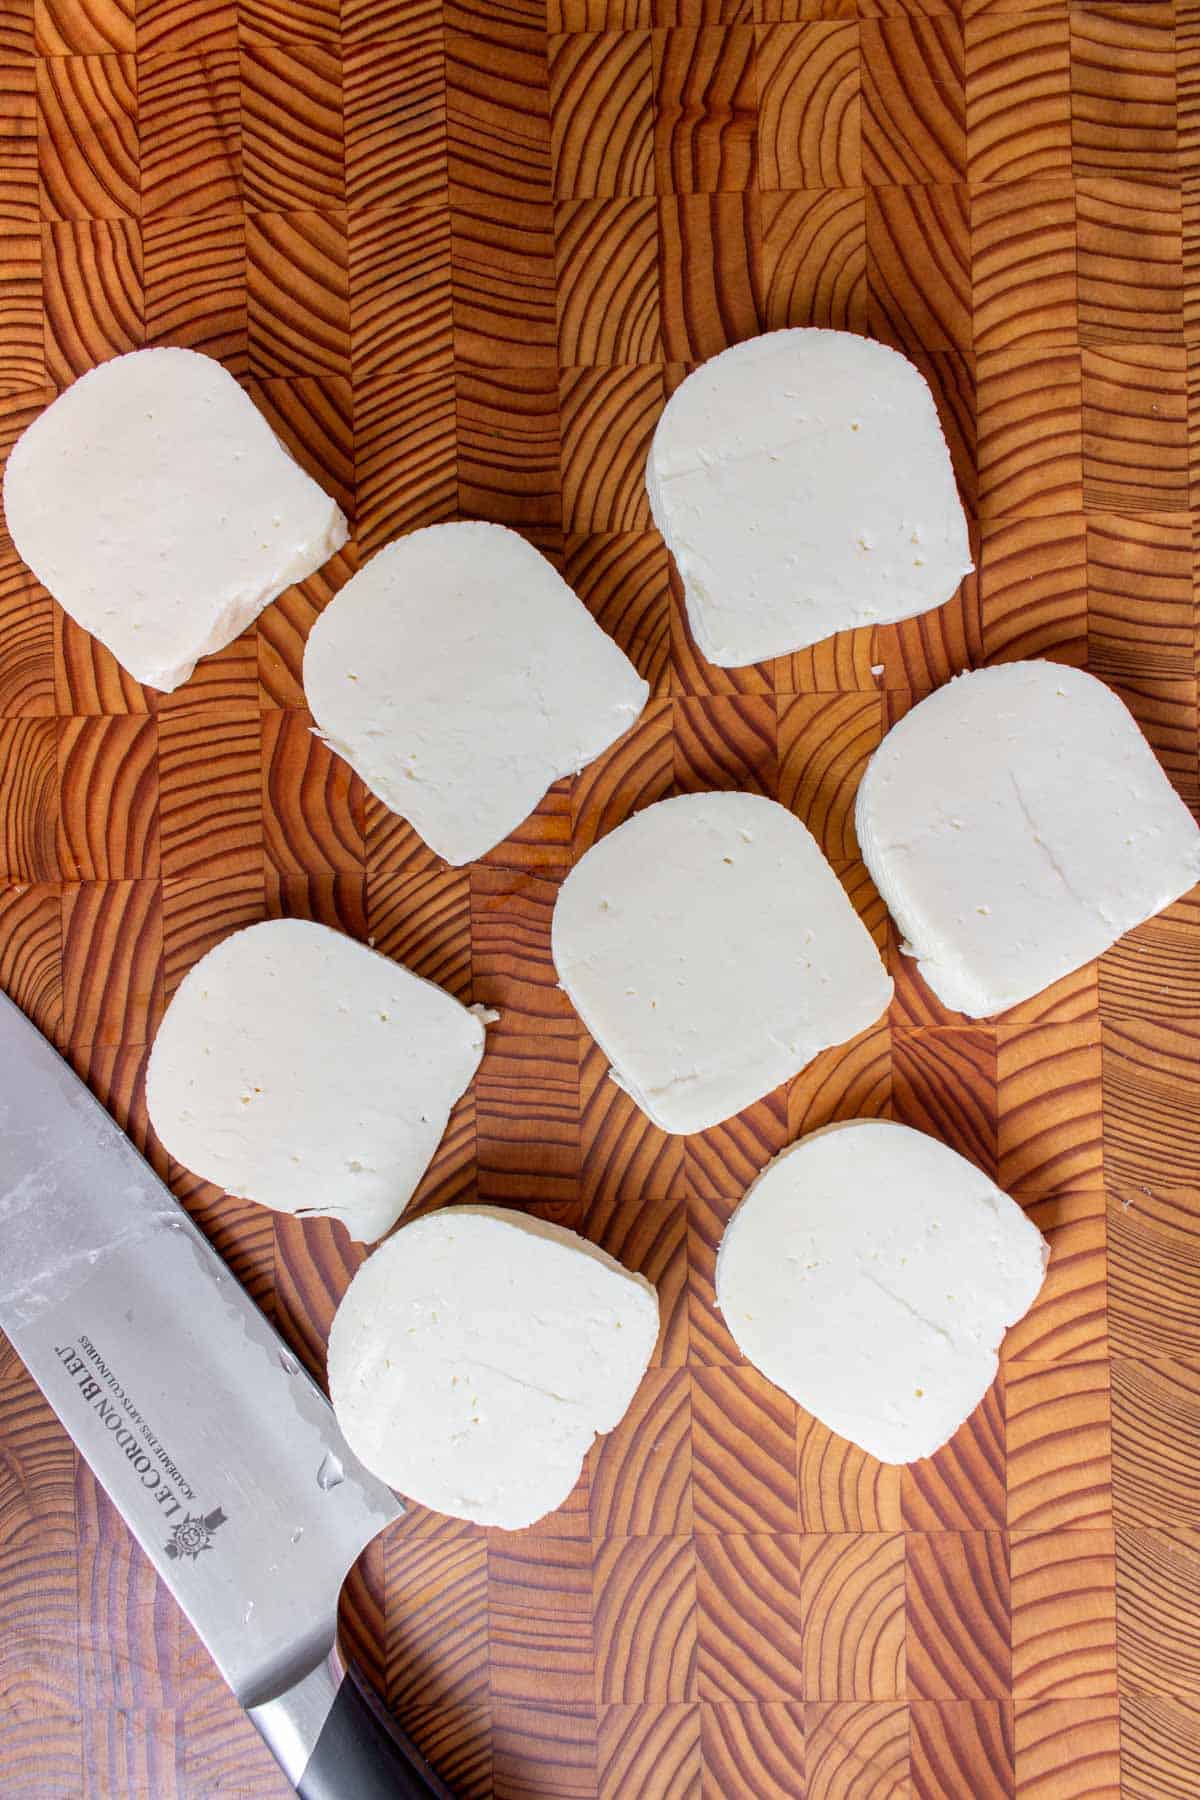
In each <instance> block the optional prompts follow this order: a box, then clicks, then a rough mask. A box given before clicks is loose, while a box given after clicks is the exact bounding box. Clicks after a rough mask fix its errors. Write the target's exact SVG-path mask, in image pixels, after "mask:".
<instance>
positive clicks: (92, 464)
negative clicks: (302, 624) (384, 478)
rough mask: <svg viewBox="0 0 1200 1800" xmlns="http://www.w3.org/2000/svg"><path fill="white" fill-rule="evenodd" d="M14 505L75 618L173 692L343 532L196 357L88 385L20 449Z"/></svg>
mask: <svg viewBox="0 0 1200 1800" xmlns="http://www.w3.org/2000/svg"><path fill="white" fill-rule="evenodd" d="M4 510H5V515H6V517H7V520H8V529H9V531H10V532H11V533H12V536H13V540H14V542H15V543H16V546H17V549H18V550H19V551H20V553H21V555H22V556H23V557H24V559H25V561H26V562H27V563H28V564H29V567H30V568H31V569H32V570H33V572H34V574H35V575H36V576H37V577H38V579H39V581H42V582H44V583H45V585H46V587H48V588H49V590H50V592H51V593H52V594H53V596H54V598H55V599H56V600H57V601H58V602H59V604H60V605H61V606H62V607H63V608H64V609H65V610H66V611H67V612H68V613H70V615H71V617H72V618H73V619H74V620H75V622H76V624H78V625H82V626H83V628H84V630H85V631H90V632H92V633H93V635H94V636H95V637H98V638H99V639H100V641H101V643H102V644H105V645H106V646H107V647H108V649H109V650H111V651H112V653H113V655H114V656H115V657H116V658H117V660H118V662H120V663H122V664H123V665H124V666H125V668H126V669H128V670H129V673H130V674H131V675H133V676H135V677H136V679H137V680H138V681H144V682H146V683H147V684H148V685H149V686H150V687H155V688H161V689H163V690H164V691H165V692H169V691H170V690H171V689H172V688H177V687H178V686H179V685H180V683H181V682H184V681H186V680H187V678H188V676H189V675H190V674H191V672H192V670H193V669H194V668H195V666H196V663H197V662H198V660H199V659H200V657H202V656H207V655H208V654H209V653H210V651H213V650H220V649H222V648H223V646H224V645H226V644H228V643H232V641H233V639H234V638H235V637H237V635H238V633H239V632H241V631H244V630H245V628H246V626H247V625H249V624H251V623H252V621H253V620H254V619H256V618H257V617H258V615H259V613H260V612H261V611H262V609H263V607H264V606H266V605H267V603H268V601H270V600H273V599H274V598H275V596H276V595H277V594H281V593H282V592H283V590H284V588H286V587H290V586H291V584H292V583H293V582H294V581H303V580H304V578H305V577H306V576H307V575H311V574H312V572H313V570H314V569H318V568H320V566H321V564H322V563H323V562H325V561H327V560H328V558H329V557H330V556H332V555H333V553H334V551H335V550H338V549H340V548H341V546H342V545H343V544H344V543H345V541H346V537H347V525H346V521H345V519H344V518H343V516H342V513H341V510H340V509H339V507H338V506H337V505H336V504H335V502H334V501H332V500H331V499H330V498H329V496H328V494H324V493H322V491H321V489H320V488H319V487H318V486H317V484H316V482H315V481H313V480H312V478H311V477H310V476H308V475H306V474H305V472H304V470H303V469H302V468H301V467H300V465H299V464H298V463H297V462H295V461H293V459H292V457H291V456H290V455H289V454H288V452H287V451H286V450H285V449H284V447H283V445H282V444H281V443H280V442H279V439H278V438H277V437H276V436H275V433H274V432H273V431H272V430H271V427H270V426H269V425H268V424H267V421H266V420H265V419H264V418H263V416H262V414H261V413H260V412H259V411H258V408H257V407H256V406H255V405H254V404H253V402H252V401H251V400H250V399H249V398H248V397H247V395H246V394H244V393H243V392H242V390H241V388H240V387H239V386H238V384H237V382H236V381H235V380H234V378H233V376H232V375H230V374H229V373H228V372H227V371H226V370H225V369H223V368H222V367H221V365H220V363H218V362H214V361H213V360H212V358H211V357H208V356H199V355H197V354H196V352H195V351H193V350H135V351H134V352H133V353H132V354H131V355H129V356H118V357H115V358H114V359H113V360H112V361H111V362H106V363H101V365H100V366H99V368H96V369H92V370H90V371H89V373H88V374H86V375H83V376H81V377H80V379H79V380H78V381H77V382H75V383H74V384H73V386H71V387H69V388H68V389H67V390H66V392H65V393H64V394H60V395H59V397H58V399H57V400H55V401H54V402H53V404H52V405H50V406H49V407H47V409H46V411H45V412H44V413H42V415H41V417H40V418H37V419H35V420H34V422H33V424H32V425H30V426H29V427H28V429H27V430H26V431H25V432H24V433H23V434H22V435H21V437H20V438H19V439H18V440H17V443H16V446H15V448H14V449H13V452H12V455H11V456H10V457H9V459H8V466H7V468H6V470H5V474H4Z"/></svg>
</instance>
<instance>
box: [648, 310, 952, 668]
mask: <svg viewBox="0 0 1200 1800" xmlns="http://www.w3.org/2000/svg"><path fill="white" fill-rule="evenodd" d="M646 487H647V491H648V494H649V497H650V510H651V512H652V513H653V515H654V522H655V524H656V525H657V526H658V529H659V530H660V531H661V533H662V535H663V537H664V538H665V539H666V542H667V548H668V549H669V550H670V552H671V554H672V556H673V557H674V559H675V563H676V566H677V568H678V570H679V574H680V578H681V580H682V582H683V593H684V600H685V602H686V605H687V614H688V620H689V622H690V624H691V627H692V633H693V635H694V637H695V639H696V642H697V644H698V645H699V647H700V649H701V650H702V652H703V653H704V655H705V656H706V657H707V658H708V660H709V662H712V663H717V664H719V665H721V666H722V667H726V668H728V667H733V666H736V665H738V664H742V663H752V662H762V661H764V660H765V659H766V658H768V657H772V656H783V655H785V654H787V653H788V652H790V651H793V650H802V649H804V648H805V647H806V646H807V645H809V644H815V643H817V642H818V641H819V640H820V639H821V638H825V637H828V636H829V635H830V634H831V633H832V632H835V631H845V630H847V629H848V628H849V627H851V626H855V625H878V624H882V623H885V622H886V621H889V620H895V619H908V618H912V617H913V615H914V614H916V613H920V612H925V611H926V610H927V609H928V608H929V607H932V606H940V605H941V604H942V603H943V601H946V600H949V599H950V597H951V595H952V594H953V593H954V591H955V589H956V588H957V587H958V585H959V583H960V582H961V581H962V579H963V577H964V576H965V575H967V574H969V573H970V570H971V552H970V547H969V545H968V541H967V523H966V519H965V517H964V515H963V509H962V505H961V502H960V501H959V497H958V490H957V488H956V486H955V482H954V473H953V470H952V468H951V464H950V454H949V451H948V450H947V448H946V440H945V438H944V437H943V436H942V428H941V425H940V424H939V422H938V414H937V408H936V406H935V405H934V401H933V395H932V394H931V392H930V390H929V386H928V383H927V382H926V380H925V378H924V376H923V375H922V374H921V372H920V370H919V369H917V368H915V367H914V366H913V364H912V363H910V362H909V361H908V359H907V357H904V356H901V355H900V353H899V351H896V350H891V349H889V348H888V347H887V345H886V344H876V343H873V342H871V340H870V339H868V338H860V337H855V336H854V335H853V334H852V333H850V332H846V331H825V330H820V329H814V328H802V329H796V330H788V331H771V332H767V333H766V335H765V336H763V337H757V338H751V339H750V340H749V341H748V342H746V343H744V344H736V345H734V346H733V348H732V349H729V350H723V351H722V352H721V353H720V355H719V356H714V357H713V358H712V360H711V361H710V362H706V363H704V364H703V366H702V367H701V368H699V369H697V370H696V371H695V372H694V373H693V374H691V375H689V376H688V377H687V379H686V380H685V381H684V382H682V383H681V385H680V386H679V387H678V388H677V389H676V390H675V393H674V394H673V395H672V397H671V399H670V401H669V402H668V403H667V406H666V409H665V411H664V412H663V415H662V417H661V419H660V420H659V423H658V428H657V430H656V431H655V433H654V438H653V441H652V443H651V446H650V457H649V461H648V464H647V469H646Z"/></svg>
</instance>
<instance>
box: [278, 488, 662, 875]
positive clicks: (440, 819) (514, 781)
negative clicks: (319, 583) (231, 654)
mask: <svg viewBox="0 0 1200 1800" xmlns="http://www.w3.org/2000/svg"><path fill="white" fill-rule="evenodd" d="M304 689H305V693H306V694H307V696H308V703H309V705H310V707H311V708H312V712H313V716H314V718H315V719H316V721H317V723H318V725H319V727H320V729H321V732H322V734H323V736H324V737H325V738H326V739H327V741H328V742H329V743H330V744H332V746H333V747H334V749H335V750H337V751H338V752H339V753H340V754H341V755H342V756H344V757H345V758H346V761H347V762H348V763H350V765H351V766H352V767H353V768H354V769H356V770H357V771H358V773H359V774H360V775H361V776H362V778H363V780H364V781H365V782H366V784H367V786H368V787H369V788H370V789H371V791H372V793H374V794H376V795H378V797H379V798H380V799H381V800H382V801H383V803H384V805H385V806H389V807H390V808H391V809H392V811H393V812H397V813H400V814H401V815H402V817H404V818H406V819H408V820H409V821H410V822H411V823H412V824H413V825H415V826H416V828H417V830H418V831H419V832H420V834H421V836H422V837H423V838H424V839H425V841H426V843H427V844H429V845H430V846H431V848H432V849H434V850H436V851H437V852H438V854H439V855H440V856H444V857H445V859H446V861H447V862H451V863H465V862H471V861H472V860H473V859H474V858H476V857H479V856H483V855H484V854H485V852H486V851H488V850H491V849H492V848H493V847H494V846H495V845H496V844H498V843H500V842H501V841H502V840H503V839H504V838H506V837H508V835H509V834H510V832H512V831H514V830H515V829H516V827H517V826H518V825H519V824H520V823H521V821H522V820H523V819H525V818H526V817H527V816H528V814H529V813H531V812H532V811H533V809H534V807H535V806H536V805H537V804H538V802H539V800H541V798H542V796H543V795H544V794H545V792H546V789H547V788H548V787H550V786H551V785H552V783H553V782H555V781H557V780H558V779H559V778H560V777H561V776H563V775H572V774H576V773H577V772H578V771H579V770H580V769H582V768H583V766H584V765H585V764H586V763H589V762H591V761H592V759H593V758H594V757H596V756H599V754H600V752H601V751H602V750H606V749H607V748H608V746H609V745H610V744H611V743H613V742H614V741H615V740H616V739H617V738H618V737H620V736H621V734H622V732H623V731H625V730H626V729H627V728H628V727H629V726H630V725H632V724H633V722H634V720H635V719H636V718H637V716H638V714H639V713H640V712H641V710H642V708H643V706H644V705H645V703H646V700H647V698H648V696H649V688H648V687H647V685H646V683H645V682H644V681H643V680H642V679H641V677H640V676H639V675H638V673H637V671H636V670H635V669H634V667H633V665H632V663H631V662H630V661H629V660H628V658H627V657H626V656H625V655H624V653H623V652H622V651H621V650H619V649H618V648H617V646H616V644H614V643H613V641H612V639H611V638H609V637H606V636H605V634H604V632H603V631H601V630H600V627H599V626H598V625H597V624H596V623H595V621H594V620H593V619H592V617H591V615H590V613H589V612H588V611H587V608H586V607H585V606H584V605H583V603H582V601H580V600H579V599H578V598H577V596H576V595H575V594H573V593H572V591H571V589H570V588H569V587H568V586H567V584H566V582H565V581H563V579H562V577H561V576H560V575H559V574H558V573H557V571H556V570H555V569H554V568H553V567H552V565H551V564H550V563H548V562H547V561H546V559H545V557H543V556H540V555H539V554H538V552H537V551H536V550H534V549H533V548H532V547H531V546H530V545H529V544H527V543H526V542H525V540H524V539H523V538H521V537H518V535H517V533H516V532H515V531H509V530H507V529H506V528H505V527H504V526H502V525H485V524H477V523H462V524H454V525H430V526H428V527H426V529H425V530H423V531H414V532H413V533H412V534H411V536H409V537H406V538H402V539H401V540H400V541H399V542H398V543H395V544H391V545H389V546H388V548H387V549H386V550H381V551H380V552H379V554H378V555H377V556H375V557H373V558H372V559H371V561H370V562H369V563H368V564H367V565H366V567H365V568H364V569H362V570H360V572H359V573H358V574H357V575H355V576H353V577H352V579H351V580H350V581H348V582H347V584H346V586H345V587H344V588H343V589H342V591H341V592H340V593H339V594H338V596H337V598H336V599H335V600H334V602H333V604H332V605H331V606H330V607H328V608H327V609H326V611H325V612H324V613H322V615H321V617H320V619H318V621H317V623H316V625H315V626H314V628H313V632H312V636H311V637H310V638H309V641H308V646H307V649H306V651H305V656H304Z"/></svg>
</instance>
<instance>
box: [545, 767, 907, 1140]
mask: <svg viewBox="0 0 1200 1800" xmlns="http://www.w3.org/2000/svg"><path fill="white" fill-rule="evenodd" d="M552 942H553V952H554V964H555V967H556V969H557V970H558V975H559V979H560V981H561V982H562V985H563V987H564V988H565V989H566V991H567V993H568V994H569V996H570V998H571V1000H572V1002H573V1003H574V1005H575V1007H576V1008H577V1010H578V1012H579V1014H580V1016H581V1017H582V1019H583V1022H584V1024H585V1025H586V1026H587V1028H588V1030H589V1031H590V1032H591V1034H592V1036H593V1037H594V1038H595V1039H596V1042H597V1043H598V1044H599V1045H600V1047H601V1049H602V1050H603V1051H604V1052H605V1054H606V1055H607V1057H608V1058H609V1061H610V1062H611V1063H612V1074H613V1079H614V1080H615V1081H617V1082H618V1083H619V1084H620V1085H621V1086H622V1087H623V1088H625V1089H626V1090H627V1091H628V1092H629V1093H630V1094H631V1095H632V1097H633V1099H634V1100H636V1102H637V1104H638V1105H639V1106H640V1107H641V1108H642V1110H643V1112H645V1113H647V1114H648V1115H649V1117H650V1118H651V1119H653V1120H654V1122H655V1124H657V1125H661V1126H662V1128H663V1130H664V1131H675V1132H690V1131H703V1130H705V1129H706V1128H707V1127H708V1126H710V1125H716V1124H718V1123H719V1122H720V1121H721V1120H722V1119H727V1118H729V1117H730V1115H731V1114H733V1113H735V1112H740V1111H741V1109H742V1108H743V1107H744V1106H749V1105H750V1103H751V1102H752V1101H754V1100H758V1099H760V1098H761V1097H762V1095H763V1094H766V1093H769V1092H770V1090H771V1089H772V1088H774V1087H777V1086H778V1085H779V1083H780V1082H782V1081H786V1080H788V1079H789V1077H791V1076H792V1075H795V1074H796V1072H797V1071H798V1070H799V1069H802V1068H803V1067H804V1065H805V1064H806V1063H807V1062H810V1061H811V1060H812V1058H813V1057H814V1056H816V1055H817V1053H818V1052H819V1051H821V1050H826V1049H828V1048H829V1047H830V1045H832V1044H841V1043H844V1042H845V1041H846V1039H847V1038H851V1037H853V1036H854V1035H855V1033H856V1032H859V1031H863V1030H865V1029H866V1027H867V1026H868V1025H872V1024H874V1022H875V1020H876V1019H878V1018H879V1016H880V1014H881V1013H882V1012H883V1011H884V1010H885V1009H886V1007H887V1004H888V1001H889V1000H890V998H891V993H892V984H891V981H890V979H889V978H888V976H887V974H886V972H885V970H884V967H883V964H882V963H881V962H880V960H879V953H878V951H877V950H876V948H875V945H874V944H873V943H872V941H871V938H870V936H869V934H868V932H867V930H866V928H865V926H864V925H863V924H862V922H861V920H860V919H859V918H858V917H857V915H856V914H855V911H854V908H853V907H852V906H851V904H850V902H849V900H848V899H847V898H846V895H845V892H844V891H843V889H842V887H841V884H840V883H839V881H838V879H837V876H836V875H835V874H834V872H833V870H832V869H831V868H830V866H829V864H828V863H827V862H826V860H825V858H824V856H823V855H822V854H821V851H820V850H819V849H818V847H817V845H816V844H815V843H814V841H813V839H812V838H811V837H810V835H809V833H808V832H807V831H806V830H805V828H804V826H803V825H802V824H801V823H800V821H799V820H798V819H797V818H794V817H793V815H792V814H791V813H790V812H788V811H787V809H786V808H785V807H782V806H780V805H778V804H777V803H776V802H775V801H774V800H764V799H761V798H759V797H758V796H757V795H754V794H733V793H719V794H685V795H681V796H680V797H678V798H676V799H673V800H660V801H659V802H658V804H657V805H655V806H649V807H647V808H646V810H645V812H641V813H638V814H636V815H635V816H634V817H633V818H632V819H629V820H627V821H626V822H625V824H623V825H620V826H618V827H617V829H616V830H615V831H614V832H612V833H611V835H610V836H608V837H606V838H603V839H601V841H600V842H599V843H598V844H596V845H594V846H593V848H592V849H590V850H589V851H588V852H587V854H586V855H585V856H584V857H583V858H582V860H581V861H580V862H579V863H578V864H577V865H576V867H575V868H574V869H573V870H572V872H571V874H570V875H569V876H568V877H567V879H566V881H565V882H564V883H563V887H562V892H561V894H560V895H559V898H558V902H557V904H556V906H555V909H554V922H553V934H552Z"/></svg>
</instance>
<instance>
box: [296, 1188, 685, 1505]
mask: <svg viewBox="0 0 1200 1800" xmlns="http://www.w3.org/2000/svg"><path fill="white" fill-rule="evenodd" d="M657 1336H658V1297H657V1295H656V1294H655V1291H654V1289H653V1288H652V1287H651V1285H650V1283H649V1282H648V1281H646V1280H645V1279H644V1278H643V1277H642V1276H640V1275H631V1274H630V1273H629V1271H628V1270H627V1269H623V1268H622V1267H621V1265H620V1263H617V1262H614V1261H613V1259H612V1257H611V1256H608V1255H606V1254H605V1252H604V1251H603V1250H598V1249H596V1248H595V1246H594V1245H592V1244H589V1243H587V1242H586V1241H585V1240H584V1239H583V1238H580V1237H577V1236H576V1235H575V1233H574V1232H572V1231H566V1230H563V1229H562V1228H561V1227H558V1226H554V1225H544V1224H542V1223H540V1222H539V1221H538V1220H536V1219H531V1218H527V1217H525V1216H524V1215H523V1214H521V1213H515V1212H506V1211H502V1210H499V1209H497V1208H492V1207H480V1206H452V1207H448V1208H446V1209H444V1210H443V1211H441V1212H436V1213H430V1214H427V1215H426V1216H425V1217H424V1218H420V1219H414V1220H413V1222H412V1224H411V1225H405V1226H403V1227H402V1229H401V1230H400V1231H398V1232H397V1233H396V1235H395V1236H394V1237H393V1238H390V1239H389V1240H388V1242H387V1243H386V1244H384V1245H382V1246H381V1248H380V1249H378V1250H377V1251H376V1252H375V1254H374V1255H373V1256H371V1257H370V1258H369V1259H368V1260H367V1262H365V1263H364V1264H363V1266H362V1268H361V1269H360V1270H359V1271H358V1273H357V1274H356V1275H355V1277H354V1280H353V1281H352V1282H351V1283H350V1286H349V1287H348V1288H347V1290H346V1293H345V1295H344V1297H343V1299H342V1303H341V1305H340V1306H339V1307H338V1310H337V1313H336V1315H335V1317H334V1321H333V1328H332V1330H331V1331H330V1334H329V1393H330V1398H331V1399H332V1401H333V1405H334V1410H335V1412H336V1413H337V1417H338V1423H339V1424H340V1426H341V1428H342V1431H343V1432H344V1433H345V1436H346V1441H347V1443H348V1444H349V1445H350V1447H351V1449H352V1450H353V1451H354V1452H355V1454H356V1455H357V1456H359V1457H360V1458H361V1459H362V1461H363V1462H364V1463H366V1465H367V1467H368V1468H369V1469H371V1470H373V1471H374V1473H375V1474H376V1475H378V1476H380V1477H381V1478H382V1480H384V1481H387V1482H390V1483H391V1485H392V1486H393V1487H394V1488H397V1489H399V1491H400V1492H401V1493H402V1494H405V1495H407V1496H408V1497H409V1498H410V1499H412V1500H416V1501H419V1502H420V1503H421V1504H422V1505H423V1506H431V1507H434V1508H436V1510H437V1511H438V1512H444V1513H450V1514H453V1515H454V1517H456V1518H462V1519H473V1520H475V1521H476V1522H477V1523H479V1524H481V1525H500V1526H504V1527H506V1528H508V1529H509V1530H515V1529H517V1528H518V1527H520V1526H523V1525H532V1524H533V1523H534V1521H535V1520H537V1519H540V1518H541V1517H542V1516H543V1514H545V1513H548V1512H551V1511H553V1509H554V1508H555V1507H556V1506H560V1505H561V1504H562V1502H563V1501H564V1500H565V1499H566V1497H567V1495H568V1494H569V1493H570V1492H571V1489H572V1488H573V1487H574V1485H575V1482H576V1480H577V1479H578V1476H579V1471H580V1469H581V1468H582V1466H583V1459H584V1457H585V1456H586V1455H587V1452H588V1450H589V1449H590V1448H591V1445H592V1441H593V1439H594V1437H595V1436H596V1434H597V1433H598V1432H606V1431H611V1430H612V1429H613V1427H614V1425H616V1424H618V1423H619V1421H620V1419H621V1418H622V1416H623V1414H624V1413H625V1411H626V1408H627V1407H628V1406H629V1403H630V1401H631V1400H632V1399H633V1396H634V1394H635V1393H636V1391H637V1386H638V1383H639V1381H640V1380H641V1378H642V1376H643V1374H644V1373H645V1370H646V1366H647V1364H648V1363H649V1361H650V1357H651V1355H652V1354H653V1351H654V1345H655V1341H656V1339H657Z"/></svg>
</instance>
